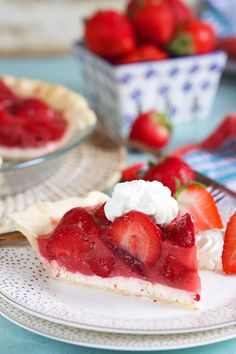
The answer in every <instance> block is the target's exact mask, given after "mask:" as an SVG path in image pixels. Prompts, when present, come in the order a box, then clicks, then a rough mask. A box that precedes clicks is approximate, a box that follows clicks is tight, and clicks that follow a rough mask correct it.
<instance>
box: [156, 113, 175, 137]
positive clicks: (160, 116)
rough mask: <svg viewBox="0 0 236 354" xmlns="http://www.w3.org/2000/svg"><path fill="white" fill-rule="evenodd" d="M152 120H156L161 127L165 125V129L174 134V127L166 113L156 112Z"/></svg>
mask: <svg viewBox="0 0 236 354" xmlns="http://www.w3.org/2000/svg"><path fill="white" fill-rule="evenodd" d="M152 118H153V119H154V121H156V122H157V123H160V124H161V125H163V126H164V127H166V128H167V129H168V130H169V132H172V130H173V126H172V124H171V123H170V121H169V118H168V115H167V114H166V113H157V112H154V113H153V114H152Z"/></svg>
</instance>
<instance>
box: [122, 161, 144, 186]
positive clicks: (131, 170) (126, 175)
mask: <svg viewBox="0 0 236 354" xmlns="http://www.w3.org/2000/svg"><path fill="white" fill-rule="evenodd" d="M145 168H146V164H145V163H144V162H137V163H135V164H134V165H131V166H128V167H126V168H125V169H123V171H122V181H123V182H128V181H133V180H135V179H139V178H141V174H142V171H144V169H145Z"/></svg>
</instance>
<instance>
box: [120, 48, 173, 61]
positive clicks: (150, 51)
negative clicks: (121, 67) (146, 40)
mask: <svg viewBox="0 0 236 354" xmlns="http://www.w3.org/2000/svg"><path fill="white" fill-rule="evenodd" d="M167 58H168V54H167V53H166V52H164V51H163V50H162V49H159V48H158V47H156V46H154V45H152V44H143V45H140V47H138V48H137V49H136V50H135V51H134V52H133V53H131V54H128V55H126V56H124V57H122V58H120V59H118V60H117V61H116V62H115V64H132V63H138V62H143V61H158V60H164V59H167Z"/></svg>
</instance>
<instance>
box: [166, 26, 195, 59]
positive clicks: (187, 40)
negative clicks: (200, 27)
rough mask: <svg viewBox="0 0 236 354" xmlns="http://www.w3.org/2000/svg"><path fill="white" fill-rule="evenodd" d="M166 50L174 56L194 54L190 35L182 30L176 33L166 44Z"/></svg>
mask: <svg viewBox="0 0 236 354" xmlns="http://www.w3.org/2000/svg"><path fill="white" fill-rule="evenodd" d="M167 50H168V52H169V53H170V54H172V55H176V56H182V55H191V54H194V48H193V43H192V36H191V35H190V34H189V33H184V32H182V33H179V34H177V35H176V36H175V37H174V39H173V40H172V42H171V43H170V44H169V45H168V46H167Z"/></svg>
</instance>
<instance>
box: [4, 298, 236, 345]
mask: <svg viewBox="0 0 236 354" xmlns="http://www.w3.org/2000/svg"><path fill="white" fill-rule="evenodd" d="M0 313H1V314H2V316H4V317H5V318H7V319H8V320H10V321H11V322H13V323H15V324H16V325H18V326H20V327H23V328H25V329H27V330H29V331H31V332H34V333H37V334H40V335H42V336H44V337H48V338H51V339H56V340H58V341H61V342H66V343H70V344H76V345H80V346H84V347H90V348H100V349H111V350H126V351H154V350H155V351H157V350H162V351H163V350H170V349H183V348H192V347H197V346H201V345H207V344H213V343H217V342H221V341H224V340H227V339H232V338H235V337H236V326H228V327H224V328H220V329H214V330H210V331H203V332H197V333H186V334H178V335H175V334H166V335H132V334H114V333H101V332H95V331H88V330H83V329H78V328H74V327H69V326H64V325H59V324H56V323H53V322H49V321H46V320H43V319H40V318H38V317H35V316H32V315H29V314H27V313H26V312H24V311H22V310H19V309H18V308H16V307H14V306H12V305H10V304H9V303H7V302H5V301H3V300H0Z"/></svg>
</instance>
